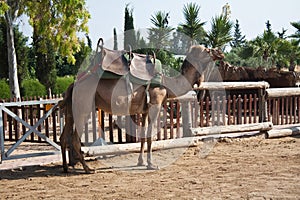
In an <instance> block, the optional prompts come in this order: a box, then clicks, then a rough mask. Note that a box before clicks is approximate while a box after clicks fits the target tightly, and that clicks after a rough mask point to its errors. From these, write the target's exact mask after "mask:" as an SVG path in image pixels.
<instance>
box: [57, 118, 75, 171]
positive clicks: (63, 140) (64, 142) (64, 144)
mask: <svg viewBox="0 0 300 200" xmlns="http://www.w3.org/2000/svg"><path fill="white" fill-rule="evenodd" d="M71 132H73V124H72V123H69V122H68V121H67V122H66V124H65V127H64V130H63V132H62V134H61V136H60V145H61V154H62V159H63V170H64V172H65V173H67V172H68V164H67V157H66V152H67V148H68V147H69V146H70V144H69V142H68V136H71Z"/></svg>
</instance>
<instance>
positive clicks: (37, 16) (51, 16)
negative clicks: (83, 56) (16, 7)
mask: <svg viewBox="0 0 300 200" xmlns="http://www.w3.org/2000/svg"><path fill="white" fill-rule="evenodd" d="M22 6H23V11H24V13H25V14H26V15H28V16H29V18H30V24H31V25H32V26H35V27H36V31H37V34H38V35H39V36H40V37H42V38H47V39H49V40H50V41H51V43H52V45H53V48H54V51H58V52H59V53H60V54H61V55H62V56H64V57H66V58H67V60H68V62H69V63H73V64H74V63H75V57H74V54H75V53H76V52H78V51H79V50H80V42H79V39H78V37H77V33H78V32H83V33H87V32H88V26H87V22H88V19H89V18H90V14H89V12H88V10H87V8H86V6H85V1H84V0H72V1H70V0H61V1H53V2H52V3H49V2H48V1H25V2H24V5H22ZM41 47H44V49H46V47H47V43H46V42H45V43H41Z"/></svg>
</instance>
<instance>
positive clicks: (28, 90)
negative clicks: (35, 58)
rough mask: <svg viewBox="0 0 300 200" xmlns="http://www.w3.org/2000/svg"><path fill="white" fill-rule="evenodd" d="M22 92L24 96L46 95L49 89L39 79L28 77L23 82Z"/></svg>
mask: <svg viewBox="0 0 300 200" xmlns="http://www.w3.org/2000/svg"><path fill="white" fill-rule="evenodd" d="M21 94H22V96H23V97H34V96H45V95H46V94H47V91H46V87H45V86H44V85H42V84H41V83H40V82H39V81H38V80H36V79H27V80H23V82H22V86H21Z"/></svg>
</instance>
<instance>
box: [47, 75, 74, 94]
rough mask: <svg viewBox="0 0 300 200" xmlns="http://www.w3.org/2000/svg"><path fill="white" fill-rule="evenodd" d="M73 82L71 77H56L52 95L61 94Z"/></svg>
mask: <svg viewBox="0 0 300 200" xmlns="http://www.w3.org/2000/svg"><path fill="white" fill-rule="evenodd" d="M73 82H74V77H73V76H65V77H57V79H56V85H55V88H54V90H53V92H52V93H53V94H62V93H64V92H65V91H66V90H67V89H68V87H69V85H70V84H71V83H73Z"/></svg>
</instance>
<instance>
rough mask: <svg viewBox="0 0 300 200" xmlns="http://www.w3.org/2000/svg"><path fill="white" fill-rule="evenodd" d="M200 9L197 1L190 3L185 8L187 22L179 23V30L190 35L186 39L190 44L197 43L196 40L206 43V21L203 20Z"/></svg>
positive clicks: (184, 13)
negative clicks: (200, 16)
mask: <svg viewBox="0 0 300 200" xmlns="http://www.w3.org/2000/svg"><path fill="white" fill-rule="evenodd" d="M199 11H200V6H198V5H197V4H196V3H188V4H186V5H185V6H184V8H183V15H184V18H185V23H181V24H180V25H179V27H180V29H179V30H180V31H182V33H184V34H185V35H186V36H187V37H188V38H186V39H188V41H189V46H191V45H193V44H195V41H198V42H199V43H205V38H204V37H205V35H206V32H205V30H204V28H203V26H204V25H205V22H201V20H200V18H199Z"/></svg>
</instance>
